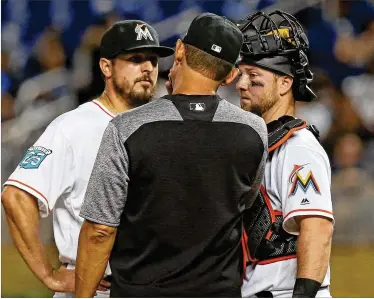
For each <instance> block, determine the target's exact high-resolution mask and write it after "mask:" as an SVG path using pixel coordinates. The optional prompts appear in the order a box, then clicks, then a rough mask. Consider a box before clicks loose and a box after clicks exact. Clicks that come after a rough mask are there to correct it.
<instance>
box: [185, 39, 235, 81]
mask: <svg viewBox="0 0 374 299" xmlns="http://www.w3.org/2000/svg"><path fill="white" fill-rule="evenodd" d="M183 45H184V49H185V53H186V62H187V65H188V66H189V67H190V68H191V69H193V70H194V71H196V72H199V73H200V74H202V75H203V76H205V77H207V78H209V79H212V80H214V81H222V80H224V79H225V78H226V76H227V75H228V74H229V73H230V72H231V71H232V69H233V67H234V65H233V64H231V63H229V62H227V61H225V60H222V59H220V58H217V57H214V56H212V55H210V54H209V53H206V52H204V51H202V50H200V49H198V48H196V47H194V46H191V45H189V44H185V43H183Z"/></svg>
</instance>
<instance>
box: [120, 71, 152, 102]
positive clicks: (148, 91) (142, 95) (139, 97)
mask: <svg viewBox="0 0 374 299" xmlns="http://www.w3.org/2000/svg"><path fill="white" fill-rule="evenodd" d="M135 84H136V83H135ZM135 84H134V85H133V86H132V87H131V86H130V83H129V81H127V80H126V79H124V81H123V84H122V86H121V85H120V84H119V83H118V82H117V77H116V76H114V78H113V88H114V91H115V93H116V94H117V96H118V97H120V98H121V99H124V100H126V102H127V103H128V105H129V106H130V107H132V108H135V107H139V106H142V105H144V104H147V103H149V102H150V101H151V99H152V98H153V96H154V94H155V90H156V87H155V86H152V87H150V88H144V91H143V92H136V91H134V86H135ZM129 89H131V90H130V93H127V92H126V91H127V90H129Z"/></svg>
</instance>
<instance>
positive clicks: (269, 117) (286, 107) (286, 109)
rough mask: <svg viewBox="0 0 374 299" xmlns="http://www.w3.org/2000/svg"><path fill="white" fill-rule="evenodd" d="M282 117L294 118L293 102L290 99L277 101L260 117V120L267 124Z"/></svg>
mask: <svg viewBox="0 0 374 299" xmlns="http://www.w3.org/2000/svg"><path fill="white" fill-rule="evenodd" d="M284 115H290V116H295V102H294V99H293V98H292V97H289V98H283V99H280V100H279V101H277V102H276V103H275V104H274V106H273V107H271V108H270V109H269V110H268V111H266V112H265V113H264V114H263V115H262V118H263V119H264V120H265V122H266V123H267V124H268V123H270V122H272V121H273V120H277V119H278V118H280V117H282V116H284Z"/></svg>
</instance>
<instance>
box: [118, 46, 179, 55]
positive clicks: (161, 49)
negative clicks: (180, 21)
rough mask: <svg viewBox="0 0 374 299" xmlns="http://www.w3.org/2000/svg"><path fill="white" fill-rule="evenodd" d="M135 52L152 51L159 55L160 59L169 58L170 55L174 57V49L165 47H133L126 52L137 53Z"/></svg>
mask: <svg viewBox="0 0 374 299" xmlns="http://www.w3.org/2000/svg"><path fill="white" fill-rule="evenodd" d="M135 50H137V51H138V50H148V51H152V52H154V53H156V54H158V55H159V56H160V57H168V56H170V55H173V54H174V49H173V48H169V47H164V46H151V45H149V46H145V45H143V46H139V47H132V48H129V49H126V51H125V52H132V51H135Z"/></svg>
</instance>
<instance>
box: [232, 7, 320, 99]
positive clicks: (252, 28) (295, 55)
mask: <svg viewBox="0 0 374 299" xmlns="http://www.w3.org/2000/svg"><path fill="white" fill-rule="evenodd" d="M238 27H239V29H240V30H241V31H242V33H243V35H244V42H243V45H242V49H241V52H240V60H239V63H247V64H253V65H257V66H259V67H261V68H264V69H267V70H270V71H272V72H274V73H278V74H280V75H288V76H291V77H293V79H294V82H293V86H292V90H293V93H294V97H295V100H297V101H306V102H309V101H311V100H312V99H313V98H316V95H315V94H314V92H313V91H312V90H311V89H310V87H309V84H310V83H311V82H312V81H313V73H312V72H311V70H310V68H309V62H308V58H307V56H306V51H307V50H308V49H309V42H308V38H307V36H306V34H305V32H304V30H303V27H302V26H301V24H300V23H299V22H298V21H297V20H296V18H295V17H294V16H292V15H290V14H288V13H285V12H283V11H280V10H276V11H274V12H272V13H269V14H266V13H264V12H257V13H254V14H252V15H249V16H248V17H247V18H246V19H244V20H241V21H239V24H238Z"/></svg>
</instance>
